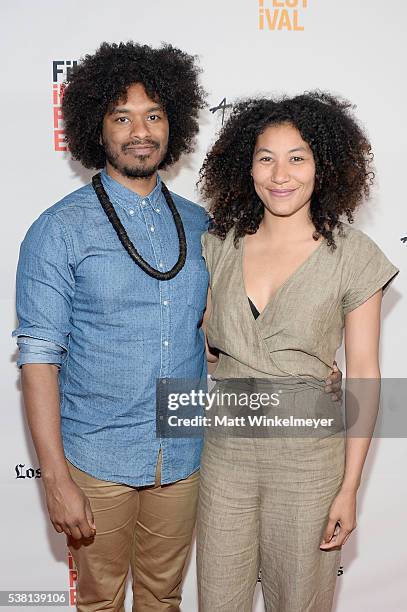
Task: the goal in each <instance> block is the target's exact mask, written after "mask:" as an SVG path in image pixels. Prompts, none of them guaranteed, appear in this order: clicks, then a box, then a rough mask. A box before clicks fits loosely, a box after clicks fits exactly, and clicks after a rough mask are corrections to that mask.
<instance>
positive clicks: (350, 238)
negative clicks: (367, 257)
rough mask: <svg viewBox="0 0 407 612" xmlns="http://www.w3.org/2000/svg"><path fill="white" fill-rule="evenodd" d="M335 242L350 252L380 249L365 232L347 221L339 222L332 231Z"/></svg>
mask: <svg viewBox="0 0 407 612" xmlns="http://www.w3.org/2000/svg"><path fill="white" fill-rule="evenodd" d="M334 237H335V243H336V244H337V246H342V248H343V249H344V250H346V251H347V252H349V253H351V254H356V253H364V252H366V253H372V252H374V251H376V250H380V248H379V246H378V245H377V243H376V242H375V241H374V240H373V238H371V237H370V236H368V235H367V234H366V233H365V232H363V231H362V230H361V229H358V228H357V227H354V226H353V225H350V224H349V223H341V224H340V225H339V226H338V227H337V228H335V231H334Z"/></svg>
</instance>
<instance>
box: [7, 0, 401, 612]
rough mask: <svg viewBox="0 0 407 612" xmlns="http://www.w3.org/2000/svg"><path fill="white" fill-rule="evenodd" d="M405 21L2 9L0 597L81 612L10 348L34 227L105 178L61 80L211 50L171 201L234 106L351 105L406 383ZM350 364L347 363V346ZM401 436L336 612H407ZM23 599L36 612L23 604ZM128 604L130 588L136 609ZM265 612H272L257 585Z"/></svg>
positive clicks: (350, 11)
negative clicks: (71, 124) (101, 67)
mask: <svg viewBox="0 0 407 612" xmlns="http://www.w3.org/2000/svg"><path fill="white" fill-rule="evenodd" d="M406 20H407V6H406V3H405V2H404V1H403V0H393V1H392V2H384V1H383V0H357V1H356V0H340V1H339V0H222V1H219V0H205V1H201V0H195V1H194V2H190V1H188V0H154V2H146V0H121V2H119V3H114V2H110V1H107V0H86V1H79V0H53V1H51V0H36V1H35V2H33V1H31V0H25V1H22V0H13V2H8V3H6V2H3V3H2V5H1V9H0V22H1V26H0V27H1V37H0V45H1V48H2V52H1V57H2V73H3V76H2V79H1V84H0V87H1V107H2V110H1V127H2V130H1V131H2V146H1V148H0V155H1V170H2V181H1V188H2V199H1V207H2V212H1V214H2V223H1V232H2V239H1V246H2V257H1V284H0V290H1V302H0V305H1V321H2V325H1V366H0V367H1V402H2V410H1V432H2V441H1V446H0V457H1V463H0V470H1V471H0V479H1V500H2V502H1V505H0V517H1V520H0V523H1V525H2V538H1V539H2V546H1V552H0V554H1V558H2V569H1V573H0V590H1V591H9V592H15V591H24V590H26V591H29V590H31V591H42V592H46V591H48V592H61V591H62V592H63V593H64V595H63V597H64V598H65V604H64V601H63V599H62V600H61V601H59V602H57V601H56V600H55V599H54V603H51V607H56V606H57V605H58V609H59V606H60V605H61V604H63V605H65V606H66V607H67V608H68V607H71V609H75V594H76V591H75V588H76V574H75V568H74V566H73V563H72V560H71V559H70V558H69V555H68V550H67V548H66V543H65V541H64V537H63V536H62V535H59V534H57V533H56V532H54V530H53V528H52V526H51V524H50V522H49V520H48V516H47V511H46V506H45V502H44V497H43V491H42V484H41V472H40V470H39V465H38V461H37V458H36V455H35V451H34V449H33V446H32V443H31V440H30V434H29V431H28V428H27V425H26V422H25V418H24V408H23V403H22V396H21V388H20V381H19V372H18V369H17V366H16V358H17V352H16V347H15V344H14V341H13V340H12V339H11V331H12V329H13V328H14V327H15V326H16V315H15V306H14V292H15V268H16V264H17V259H18V250H19V245H20V243H21V241H22V239H23V237H24V235H25V232H26V231H27V229H28V227H29V226H30V225H31V223H32V222H33V220H34V219H35V218H36V217H38V215H39V214H40V213H41V212H42V211H43V210H44V209H45V208H47V207H49V206H50V205H52V204H53V203H54V202H56V201H57V200H59V199H60V198H61V197H62V196H63V195H65V194H67V193H69V192H70V191H73V190H74V189H76V188H78V187H80V186H81V185H83V184H85V183H86V182H88V181H89V178H90V177H91V174H92V173H90V172H89V171H87V170H85V169H83V168H82V167H81V166H80V165H79V164H77V163H76V162H73V161H72V160H71V159H70V156H69V152H67V151H66V146H65V143H64V126H63V120H62V116H61V107H60V102H61V85H62V82H63V80H64V79H65V78H66V75H67V73H68V72H69V70H70V69H71V68H72V66H74V65H75V64H76V62H78V61H80V58H81V56H83V55H84V54H85V53H92V52H93V51H94V50H95V49H96V48H97V47H98V46H99V44H100V43H101V42H102V41H109V42H118V41H126V40H134V41H139V42H142V43H148V44H151V45H153V46H156V45H159V44H160V43H161V42H163V41H164V42H170V43H172V44H173V45H175V46H177V47H180V48H182V49H184V50H185V51H187V52H189V53H193V54H196V55H198V56H199V61H200V65H201V67H202V69H203V73H202V83H203V85H204V87H205V89H206V90H207V91H208V92H209V100H208V101H209V106H208V109H207V110H205V111H204V112H202V115H201V131H200V135H199V139H198V143H197V148H196V151H195V153H194V154H192V155H190V156H189V157H188V158H184V159H182V160H181V161H180V162H179V163H178V164H177V165H176V167H174V168H173V169H171V172H170V173H168V174H165V180H166V182H167V183H168V184H169V185H170V187H171V189H172V190H173V191H175V192H177V193H180V194H182V195H184V196H185V197H187V198H190V199H192V200H195V201H199V195H198V194H197V192H196V187H195V184H196V181H197V177H198V171H199V168H200V165H201V163H202V161H203V158H204V155H205V151H206V150H207V148H208V146H209V145H210V144H211V142H213V140H214V138H215V136H216V133H217V132H218V131H219V129H220V127H221V126H222V123H223V121H224V120H225V119H226V118H227V115H228V112H229V109H230V105H231V104H232V103H233V102H234V101H235V100H236V99H237V98H239V97H243V96H247V95H251V96H253V95H264V94H266V95H267V94H276V93H277V94H278V93H288V94H295V93H299V92H303V91H306V90H313V89H322V90H328V91H331V92H333V93H335V94H339V95H341V96H343V97H345V98H348V99H349V100H351V101H352V102H353V103H354V104H355V105H356V114H357V116H358V118H359V119H360V120H361V121H362V123H363V124H364V125H365V127H366V129H367V131H368V134H369V136H370V138H371V140H372V143H373V147H374V154H375V164H376V169H377V184H376V188H375V190H374V193H373V196H372V198H371V201H370V202H369V203H367V204H366V205H365V206H364V207H362V208H361V210H360V211H359V213H358V214H357V217H356V226H357V227H359V228H361V229H363V230H364V231H365V232H367V233H368V234H369V235H370V236H371V237H372V238H373V239H374V240H375V241H376V242H377V243H378V244H379V245H380V247H381V248H382V249H383V250H384V252H385V253H386V255H387V256H388V257H389V259H390V260H391V261H392V262H394V263H395V265H397V266H398V267H399V268H400V270H401V273H400V274H399V277H398V278H397V279H396V281H395V282H394V283H393V285H392V287H391V288H390V290H389V292H388V293H387V295H386V296H385V299H384V303H383V327H382V341H381V368H382V376H383V377H386V378H403V377H405V376H406V373H407V372H406V366H405V363H406V360H405V350H406V347H407V331H406V329H407V326H406V320H405V312H406V311H405V301H404V303H403V294H404V295H405V294H406V292H407V274H405V272H406V271H407V266H406V263H405V262H406V259H407V238H405V237H406V236H407V214H406V210H407V206H406V189H405V180H406V174H407V166H406V159H407V150H406V146H407V133H406V132H407V130H406V121H405V99H406V85H405V76H404V75H405V52H406V49H405V31H404V30H405V23H406ZM337 360H338V362H339V364H340V365H341V366H342V368H344V360H343V352H340V353H339V354H338V356H337ZM403 434H404V436H405V435H406V432H402V431H400V436H399V437H393V438H387V439H375V440H373V442H372V446H371V450H370V453H369V456H368V459H367V463H366V467H365V470H364V478H363V483H362V486H361V488H360V492H359V495H358V527H357V530H356V531H355V532H354V533H353V535H352V536H351V539H350V540H349V542H348V543H347V544H346V545H345V547H344V549H343V554H342V562H341V566H340V568H339V569H338V579H337V590H336V596H335V611H336V612H360V610H361V609H365V610H369V612H383V610H389V611H391V612H402V611H405V610H407V597H406V591H405V568H406V565H407V553H406V547H405V546H403V545H402V541H403V539H404V531H405V529H404V527H405V508H406V505H407V480H406V478H405V465H406V462H407V444H406V439H405V437H404V438H403ZM194 554H195V551H194V548H193V550H192V552H191V557H190V562H189V566H188V570H187V572H186V577H185V582H184V591H183V610H184V611H185V612H195V611H197V610H198V605H197V600H196V572H195V561H194ZM4 597H5V596H4V595H3V600H1V601H0V603H2V602H4ZM50 601H52V598H51V599H50ZM16 603H17V604H18V605H19V606H21V609H26V607H25V606H24V601H17V600H16ZM2 605H4V603H2ZM63 605H62V606H61V607H62V608H63ZM7 607H10V609H11V607H13V608H14V604H12V603H9V604H7V605H6V608H7ZM42 607H43V606H40V607H39V609H42ZM27 609H28V607H27ZM44 609H49V607H48V606H47V607H46V608H45V607H44ZM130 609H131V596H130V586H129V591H128V595H127V598H126V610H130ZM253 609H254V610H255V611H256V612H261V611H263V610H264V607H263V602H262V597H261V586H260V584H259V587H258V589H257V590H256V598H255V603H254V606H253ZM286 612H290V611H289V610H287V611H286Z"/></svg>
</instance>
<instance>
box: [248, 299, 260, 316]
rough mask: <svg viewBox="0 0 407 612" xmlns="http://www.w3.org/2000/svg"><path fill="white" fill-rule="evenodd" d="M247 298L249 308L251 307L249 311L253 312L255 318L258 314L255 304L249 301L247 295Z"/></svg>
mask: <svg viewBox="0 0 407 612" xmlns="http://www.w3.org/2000/svg"><path fill="white" fill-rule="evenodd" d="M247 299H248V300H249V304H250V308H251V311H252V313H253V316H254V318H255V319H257V317H258V316H259V315H260V313H259V311H258V310H257V308H256V306H255V305H254V304H253V302H252V301H251V299H250V298H249V297H248V298H247Z"/></svg>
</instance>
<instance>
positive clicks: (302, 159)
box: [291, 157, 304, 162]
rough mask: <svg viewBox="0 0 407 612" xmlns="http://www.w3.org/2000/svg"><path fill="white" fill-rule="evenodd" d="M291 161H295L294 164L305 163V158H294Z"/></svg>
mask: <svg viewBox="0 0 407 612" xmlns="http://www.w3.org/2000/svg"><path fill="white" fill-rule="evenodd" d="M291 159H292V161H294V162H301V161H304V158H303V157H292V158H291Z"/></svg>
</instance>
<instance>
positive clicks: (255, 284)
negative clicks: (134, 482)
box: [197, 92, 398, 612]
mask: <svg viewBox="0 0 407 612" xmlns="http://www.w3.org/2000/svg"><path fill="white" fill-rule="evenodd" d="M371 160H372V154H371V147H370V144H369V142H368V140H367V138H366V136H365V134H364V133H363V130H362V129H361V127H360V126H359V125H358V124H357V122H356V121H355V119H354V118H353V116H352V114H351V111H350V104H348V103H347V102H343V101H341V100H339V99H337V98H335V97H333V96H331V95H329V94H324V93H318V92H314V93H307V94H304V95H299V96H297V97H294V98H282V99H278V100H272V99H257V100H256V99H249V100H246V101H243V102H240V103H239V104H237V105H236V107H235V108H234V111H233V112H232V115H231V117H230V119H229V121H228V122H227V123H226V125H225V126H224V128H223V130H222V132H221V134H220V136H219V139H218V140H217V142H216V143H215V144H214V146H213V148H212V150H210V152H209V153H208V155H207V157H206V159H205V162H204V165H203V168H202V170H201V183H202V192H203V195H204V197H205V198H206V199H207V200H209V201H210V212H211V214H212V216H213V225H212V229H211V230H210V231H209V233H206V234H204V235H203V240H202V244H203V253H204V257H205V259H206V262H207V265H208V269H209V273H210V287H211V294H210V297H211V300H210V302H209V305H208V311H207V314H206V317H205V318H206V331H207V340H208V354H209V359H210V360H211V361H216V360H217V357H216V355H218V356H219V360H218V365H217V368H216V371H215V374H214V377H215V379H216V381H217V384H218V390H219V389H220V390H222V389H226V388H227V391H228V392H230V391H231V390H239V389H242V388H243V389H252V390H255V391H261V390H263V391H265V390H266V389H267V390H271V389H274V390H275V391H276V392H277V395H278V398H279V406H278V408H279V412H278V411H276V413H277V414H278V416H280V417H281V416H285V417H290V416H291V415H295V416H296V417H307V419H306V421H307V423H308V421H310V422H311V423H312V426H313V427H315V429H312V432H313V433H311V434H308V435H307V433H306V431H305V429H303V430H296V431H297V433H298V435H297V436H294V434H293V433H290V432H293V431H294V430H291V429H289V428H288V432H289V433H287V434H286V435H284V434H283V435H277V434H278V431H277V430H276V427H277V425H274V424H275V423H278V421H273V422H272V421H271V420H270V421H269V423H270V424H271V423H272V424H273V425H270V426H269V427H268V429H266V432H265V431H264V427H263V430H262V431H260V429H262V428H261V426H259V427H258V430H257V431H255V430H253V429H252V430H251V431H250V432H248V431H247V430H246V431H245V432H244V433H243V434H241V433H240V436H245V437H237V436H236V435H233V430H232V429H231V428H229V429H228V428H225V431H224V432H223V435H221V434H219V435H214V434H215V432H214V431H213V430H208V433H207V436H206V441H205V445H204V450H203V456H202V461H201V485H200V501H199V509H198V531H197V535H198V578H199V579H198V584H199V592H200V605H201V608H200V609H201V611H202V612H216V611H219V612H220V611H224V612H233V611H236V612H237V611H239V612H248V611H249V610H251V608H252V599H253V592H254V588H255V584H256V580H257V575H258V571H259V568H261V576H262V587H263V595H264V600H265V605H266V610H267V611H271V610H273V612H311V611H312V612H328V611H329V610H330V609H331V606H332V600H333V594H334V587H335V579H336V575H337V570H338V567H339V561H340V548H341V546H342V545H343V544H344V543H345V542H346V540H347V539H348V537H349V535H350V533H351V531H352V530H353V529H354V528H355V526H356V494H357V489H358V487H359V484H360V479H361V473H362V468H363V464H364V461H365V458H366V454H367V451H368V447H369V442H370V436H371V425H372V422H374V415H373V413H374V410H373V408H372V407H371V406H368V407H367V408H368V409H369V410H371V412H372V414H371V418H370V420H369V419H368V425H369V426H366V427H365V428H363V427H362V429H363V431H362V432H361V431H360V428H359V430H358V433H359V435H353V436H350V435H349V432H348V436H347V439H346V443H345V439H344V436H343V431H342V424H341V419H340V416H341V415H340V414H337V412H335V411H334V412H332V408H331V407H330V405H329V403H328V402H327V401H326V400H325V397H327V396H324V394H323V393H322V391H323V381H324V378H325V377H326V376H327V375H328V373H329V372H330V371H331V369H332V364H333V360H334V357H335V353H336V350H337V349H338V348H339V346H340V345H341V342H342V333H343V329H345V349H346V369H347V377H348V378H351V379H359V380H361V381H365V380H366V379H371V380H373V381H374V382H375V381H377V380H378V379H379V378H380V370H379V362H378V346H379V330H380V307H381V299H382V291H383V289H384V288H385V287H386V286H387V285H388V284H389V283H390V281H391V280H392V279H393V278H394V276H395V275H396V274H397V273H398V270H397V268H395V267H394V266H393V265H392V264H391V263H390V262H389V260H388V259H387V258H386V257H385V256H384V254H383V253H382V252H381V250H380V249H379V247H378V246H377V245H376V244H375V243H374V242H373V241H372V240H371V239H370V238H369V237H368V236H367V235H366V234H364V233H363V232H361V231H359V230H357V229H354V228H352V226H351V225H350V224H351V223H352V221H353V212H354V210H355V209H356V207H357V206H358V205H359V204H360V203H361V202H362V201H363V198H364V196H365V197H367V196H368V195H369V189H370V186H371V183H372V179H373V177H374V174H373V172H372V171H371V168H370V165H371ZM343 215H345V216H346V217H347V221H348V223H343V222H342V221H341V220H340V219H341V217H342V216H343ZM267 383H269V384H268V386H267ZM374 390H375V385H373V391H374ZM369 397H370V399H372V398H373V400H375V401H376V400H377V396H376V395H375V394H374V393H370V395H369ZM358 399H360V398H358ZM373 404H374V401H373ZM331 406H332V404H331ZM248 412H250V411H248ZM273 414H274V413H273ZM327 416H333V417H334V418H332V419H325V420H326V421H327V422H328V425H329V426H330V428H329V427H327V426H326V425H327V423H325V422H324V419H323V418H320V420H318V419H317V418H316V417H327ZM245 418H246V424H247V422H249V424H250V423H253V419H252V420H251V421H250V418H251V417H250V415H246V417H245ZM223 422H224V421H223ZM257 423H259V421H257ZM290 423H291V421H289V420H288V423H287V422H286V425H289V424H290ZM299 423H300V424H303V425H304V420H303V421H302V422H301V421H299ZM241 424H242V423H240V425H241ZM237 429H238V428H237Z"/></svg>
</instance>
